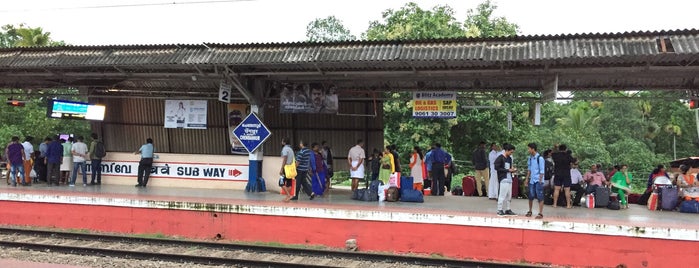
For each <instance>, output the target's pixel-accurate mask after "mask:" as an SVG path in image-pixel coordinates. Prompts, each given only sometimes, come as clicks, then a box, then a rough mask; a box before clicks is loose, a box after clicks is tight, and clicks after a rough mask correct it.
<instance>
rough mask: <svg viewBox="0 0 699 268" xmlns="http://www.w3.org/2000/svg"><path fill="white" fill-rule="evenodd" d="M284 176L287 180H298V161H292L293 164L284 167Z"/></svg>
mask: <svg viewBox="0 0 699 268" xmlns="http://www.w3.org/2000/svg"><path fill="white" fill-rule="evenodd" d="M284 176H286V178H287V179H294V178H296V159H292V160H291V164H288V165H284Z"/></svg>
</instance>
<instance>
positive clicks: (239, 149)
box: [228, 103, 250, 154]
mask: <svg viewBox="0 0 699 268" xmlns="http://www.w3.org/2000/svg"><path fill="white" fill-rule="evenodd" d="M248 114H250V105H247V104H240V103H230V104H228V139H229V141H230V144H231V153H232V154H248V151H247V150H245V146H243V144H242V143H240V140H238V138H236V137H235V135H233V130H234V129H235V128H236V127H237V126H238V125H240V123H242V122H243V119H245V117H247V116H248Z"/></svg>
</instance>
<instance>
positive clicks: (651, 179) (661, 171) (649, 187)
mask: <svg viewBox="0 0 699 268" xmlns="http://www.w3.org/2000/svg"><path fill="white" fill-rule="evenodd" d="M662 176H664V177H665V178H669V177H670V175H668V174H667V172H666V171H665V166H663V165H658V166H657V167H656V168H655V169H654V170H653V172H651V173H650V175H648V183H647V184H646V192H647V193H650V192H652V191H653V188H654V187H653V185H654V183H655V179H656V178H658V177H662Z"/></svg>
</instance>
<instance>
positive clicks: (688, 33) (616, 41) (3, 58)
mask: <svg viewBox="0 0 699 268" xmlns="http://www.w3.org/2000/svg"><path fill="white" fill-rule="evenodd" d="M660 38H662V39H665V38H667V39H668V40H669V42H670V43H671V45H672V47H673V48H674V52H673V53H672V54H675V55H691V56H693V57H695V58H696V57H697V55H698V54H699V31H698V30H681V31H660V32H630V33H616V34H582V35H555V36H514V37H506V38H465V39H443V40H408V41H403V40H399V41H348V42H332V43H285V44H232V45H225V44H210V45H207V46H203V45H150V46H138V45H134V46H84V47H83V46H63V47H46V48H11V49H0V68H2V67H5V68H23V67H52V66H56V67H61V66H65V67H70V66H154V65H174V64H201V65H204V64H227V65H234V66H235V65H239V66H246V65H248V66H254V65H288V64H318V63H320V64H322V63H334V62H346V63H352V62H377V61H379V62H385V61H388V62H390V61H401V62H419V61H440V62H463V61H487V62H510V61H519V62H525V63H526V62H536V61H552V60H556V61H558V62H559V63H561V64H564V63H570V64H575V63H597V62H599V60H600V59H608V58H612V59H614V61H624V60H625V59H631V58H637V57H644V58H652V57H655V56H658V55H660V54H662V53H661V52H660V51H659V47H658V45H657V42H658V39H660Z"/></svg>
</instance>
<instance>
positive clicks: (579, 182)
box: [570, 161, 586, 207]
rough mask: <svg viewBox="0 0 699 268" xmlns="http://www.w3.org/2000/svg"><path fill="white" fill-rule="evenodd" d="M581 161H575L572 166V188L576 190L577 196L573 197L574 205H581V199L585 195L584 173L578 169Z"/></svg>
mask: <svg viewBox="0 0 699 268" xmlns="http://www.w3.org/2000/svg"><path fill="white" fill-rule="evenodd" d="M578 166H579V163H578V161H575V163H573V164H572V165H571V168H570V190H571V191H575V197H574V198H573V206H578V207H579V206H580V200H581V199H582V197H583V195H585V192H586V190H585V185H583V184H584V183H585V181H584V180H583V175H582V174H581V173H580V170H579V169H578Z"/></svg>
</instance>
